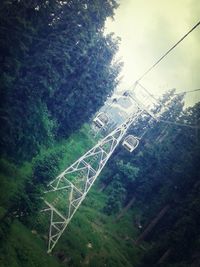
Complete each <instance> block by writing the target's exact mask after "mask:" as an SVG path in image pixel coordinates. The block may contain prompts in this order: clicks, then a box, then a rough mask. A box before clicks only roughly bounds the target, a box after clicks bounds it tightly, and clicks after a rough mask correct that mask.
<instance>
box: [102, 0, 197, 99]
mask: <svg viewBox="0 0 200 267" xmlns="http://www.w3.org/2000/svg"><path fill="white" fill-rule="evenodd" d="M119 3H120V6H119V7H118V9H117V10H116V14H115V17H114V21H112V20H108V21H107V23H106V32H107V33H108V32H114V33H115V35H116V36H119V37H121V44H120V49H119V53H118V55H117V57H121V59H122V61H123V62H124V68H123V71H122V76H123V80H122V84H121V86H120V87H123V88H127V87H130V86H131V85H132V84H133V82H134V81H136V80H137V79H138V78H139V77H140V76H141V75H142V74H143V73H144V72H145V71H146V70H147V69H148V68H149V67H150V66H151V65H152V64H153V63H155V61H157V60H158V59H159V58H160V57H161V56H162V55H163V54H164V53H165V52H166V51H167V50H168V49H169V48H170V47H171V46H172V45H174V44H175V43H176V42H177V41H178V40H179V39H180V38H181V37H182V36H183V35H184V34H185V33H186V32H187V31H189V30H190V29H191V28H192V27H193V26H194V25H195V24H196V23H197V22H198V21H199V20H200V0H151V1H148V0H121V1H119ZM199 70H200V26H199V27H198V28H196V30H194V31H193V32H192V33H191V34H190V35H189V36H188V37H187V38H186V39H185V40H184V41H183V42H182V43H181V44H180V45H179V46H177V48H175V50H173V51H172V53H170V54H169V55H168V56H167V57H166V58H165V59H164V60H163V61H162V62H161V63H159V65H158V66H157V67H156V68H155V69H154V70H153V71H152V72H150V73H149V74H148V75H147V76H146V77H145V78H144V79H143V80H142V81H141V83H142V84H143V85H144V86H146V88H147V89H149V91H151V92H152V93H154V94H162V93H163V92H164V91H165V90H168V89H171V88H176V89H177V91H178V92H180V91H183V90H192V89H196V88H200V73H199ZM186 101H187V104H192V103H194V102H197V101H200V91H199V92H196V93H190V94H188V95H187V98H186Z"/></svg>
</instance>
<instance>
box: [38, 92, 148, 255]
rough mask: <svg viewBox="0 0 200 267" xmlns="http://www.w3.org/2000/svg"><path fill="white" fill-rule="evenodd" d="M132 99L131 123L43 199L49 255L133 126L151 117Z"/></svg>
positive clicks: (103, 142) (72, 168) (100, 144)
mask: <svg viewBox="0 0 200 267" xmlns="http://www.w3.org/2000/svg"><path fill="white" fill-rule="evenodd" d="M129 96H130V97H131V99H132V101H133V102H134V104H135V106H136V110H135V111H134V112H133V113H132V114H131V115H130V116H129V117H128V119H127V120H126V121H125V122H124V123H122V124H121V125H120V126H119V127H117V128H116V129H114V130H113V131H112V132H111V133H110V134H108V135H107V136H106V137H105V138H103V139H102V140H101V141H99V142H98V143H97V144H96V145H95V146H94V147H93V148H91V149H90V150H89V151H88V152H86V153H85V154H84V155H83V156H81V157H80V158H79V159H78V160H77V161H75V162H74V163H73V164H72V165H71V166H69V167H68V168H67V169H66V170H65V171H63V172H62V173H61V174H60V175H59V176H58V177H56V178H55V179H54V180H53V181H51V182H50V183H49V185H48V188H47V191H45V196H44V203H45V208H44V209H43V210H42V212H45V213H47V212H48V213H50V227H49V240H48V253H50V252H51V251H52V249H53V248H54V246H55V245H56V243H57V242H58V240H59V238H60V237H61V235H62V234H63V232H64V230H65V229H66V227H67V226H68V224H69V222H70V221H71V219H72V217H73V215H74V214H75V212H76V211H77V209H78V208H79V206H80V205H81V203H82V201H83V200H84V199H85V197H86V195H87V193H88V191H89V190H90V188H91V186H92V185H93V183H94V181H95V180H96V178H97V177H98V175H99V174H100V172H101V171H102V169H103V168H104V166H105V164H106V162H107V161H108V159H109V158H110V157H111V155H112V153H113V152H114V150H115V149H116V147H117V146H118V144H119V143H120V141H121V140H122V138H123V137H124V136H125V134H126V132H127V130H128V128H129V127H130V125H131V124H132V123H133V122H134V121H136V120H137V119H138V118H139V117H140V116H141V114H142V113H143V112H147V113H148V114H150V115H151V116H152V114H151V113H150V112H149V110H147V108H145V106H144V105H143V104H142V103H141V102H140V101H139V100H137V99H136V97H135V95H131V94H130V93H129Z"/></svg>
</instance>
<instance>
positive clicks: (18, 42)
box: [0, 0, 121, 163]
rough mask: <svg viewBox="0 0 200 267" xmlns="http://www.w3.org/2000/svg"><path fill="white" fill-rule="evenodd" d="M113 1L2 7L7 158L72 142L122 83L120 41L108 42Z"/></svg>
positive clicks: (2, 141) (0, 45)
mask: <svg viewBox="0 0 200 267" xmlns="http://www.w3.org/2000/svg"><path fill="white" fill-rule="evenodd" d="M116 7H117V4H116V2H115V1H108V0H103V2H102V1H100V0H95V1H70V2H68V1H67V2H66V1H55V0H51V1H48V2H45V3H43V2H41V1H31V2H27V1H25V0H22V1H3V3H2V5H1V8H0V18H1V28H0V36H1V37H2V38H1V43H0V51H1V55H2V56H1V58H0V59H1V64H0V65H1V77H0V80H1V89H0V96H1V108H0V118H1V124H2V125H4V127H3V128H2V133H1V138H0V145H1V151H2V154H3V155H4V156H6V157H9V158H11V159H12V160H13V161H15V162H18V163H20V162H21V161H23V160H31V159H32V157H33V156H35V155H37V153H38V152H39V150H40V149H41V147H49V146H50V145H52V144H53V142H54V138H55V137H56V138H62V137H63V136H64V137H66V136H69V135H70V133H72V132H73V131H74V130H76V129H78V128H80V126H81V125H82V124H83V123H84V122H85V121H87V120H88V119H89V118H90V117H91V116H92V114H93V113H94V112H96V111H97V109H98V108H99V107H100V106H101V105H102V104H103V103H104V101H105V100H106V98H107V96H108V95H110V94H111V92H112V91H113V89H114V88H115V87H116V85H117V83H118V78H117V76H118V74H119V71H120V68H121V63H114V64H113V62H112V60H113V57H114V55H115V53H116V51H117V49H118V42H119V40H118V39H115V38H114V37H113V36H112V35H108V36H104V34H103V27H104V23H105V20H106V18H107V17H109V16H113V14H114V9H115V8H116Z"/></svg>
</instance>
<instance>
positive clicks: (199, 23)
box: [136, 21, 200, 82]
mask: <svg viewBox="0 0 200 267" xmlns="http://www.w3.org/2000/svg"><path fill="white" fill-rule="evenodd" d="M199 25H200V21H199V22H198V23H197V24H196V25H195V26H194V27H192V29H190V30H189V31H188V32H187V33H186V34H185V35H184V36H183V37H182V38H181V39H180V40H179V41H178V42H177V43H175V44H174V45H173V46H172V47H171V48H170V49H169V50H168V51H167V52H166V53H165V54H164V55H163V56H162V57H161V58H159V60H157V61H156V62H155V63H154V64H153V65H152V66H151V67H150V68H149V69H147V70H146V71H145V72H144V74H142V76H140V78H139V79H137V81H136V82H139V81H141V80H142V79H143V78H144V77H145V76H146V75H147V74H148V73H149V72H150V71H151V70H152V69H153V68H155V66H156V65H158V63H160V61H161V60H163V59H164V58H165V57H166V56H167V55H168V54H169V53H170V52H171V51H172V50H173V49H174V48H175V47H176V46H177V45H178V44H180V43H181V42H182V41H183V40H184V39H185V38H186V37H187V36H188V35H189V34H190V33H191V32H192V31H194V30H195V29H196V28H197V27H198V26H199Z"/></svg>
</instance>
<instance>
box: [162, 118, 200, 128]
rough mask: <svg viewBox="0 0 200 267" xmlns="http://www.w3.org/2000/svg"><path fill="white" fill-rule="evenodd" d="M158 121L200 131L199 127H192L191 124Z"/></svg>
mask: <svg viewBox="0 0 200 267" xmlns="http://www.w3.org/2000/svg"><path fill="white" fill-rule="evenodd" d="M158 121H161V122H164V123H167V124H175V125H177V126H184V127H190V128H194V129H200V127H199V126H197V125H190V124H185V123H179V122H174V121H168V120H162V119H158Z"/></svg>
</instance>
